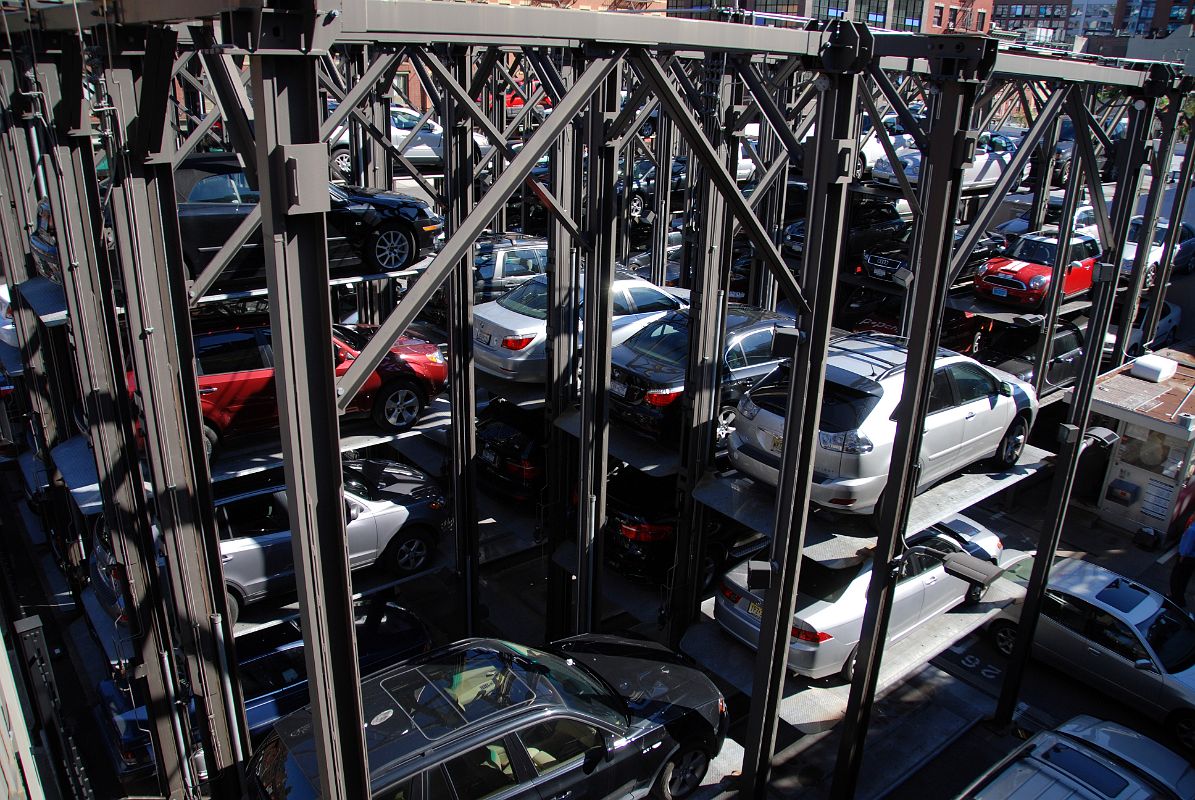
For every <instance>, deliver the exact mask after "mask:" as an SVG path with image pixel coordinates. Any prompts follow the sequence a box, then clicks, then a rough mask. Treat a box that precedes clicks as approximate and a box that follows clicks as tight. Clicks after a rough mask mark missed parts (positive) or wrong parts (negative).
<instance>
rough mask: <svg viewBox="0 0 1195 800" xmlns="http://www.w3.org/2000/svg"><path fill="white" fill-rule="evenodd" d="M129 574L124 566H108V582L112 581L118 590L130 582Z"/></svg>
mask: <svg viewBox="0 0 1195 800" xmlns="http://www.w3.org/2000/svg"><path fill="white" fill-rule="evenodd" d="M128 577H129V573H128V572H127V571H126V570H125V568H124V564H109V565H108V580H110V581H112V583H113V584H114V585H116V586H117V588H119V587H121V586H123V585H124V584H125V582H126V581H127V580H128Z"/></svg>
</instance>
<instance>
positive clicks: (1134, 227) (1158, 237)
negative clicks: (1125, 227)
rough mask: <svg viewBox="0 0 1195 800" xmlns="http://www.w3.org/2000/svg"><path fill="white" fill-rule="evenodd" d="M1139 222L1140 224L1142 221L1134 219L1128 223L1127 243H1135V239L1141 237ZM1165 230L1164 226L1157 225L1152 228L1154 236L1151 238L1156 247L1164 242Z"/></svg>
mask: <svg viewBox="0 0 1195 800" xmlns="http://www.w3.org/2000/svg"><path fill="white" fill-rule="evenodd" d="M1141 222H1142V220H1139V219H1135V220H1133V221H1132V222H1130V223H1129V241H1130V242H1135V241H1137V237H1139V236H1140V235H1141ZM1166 228H1167V226H1166V225H1158V226H1157V227H1155V228H1154V236H1153V243H1154V244H1156V245H1157V244H1162V243H1164V242H1165V241H1166Z"/></svg>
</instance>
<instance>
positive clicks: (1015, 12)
mask: <svg viewBox="0 0 1195 800" xmlns="http://www.w3.org/2000/svg"><path fill="white" fill-rule="evenodd" d="M1010 8H1011V9H1012V16H1014V17H1023V16H1025V7H1024V6H1010Z"/></svg>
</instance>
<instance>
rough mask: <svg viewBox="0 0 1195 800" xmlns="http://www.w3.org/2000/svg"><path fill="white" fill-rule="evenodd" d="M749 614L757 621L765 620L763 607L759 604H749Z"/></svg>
mask: <svg viewBox="0 0 1195 800" xmlns="http://www.w3.org/2000/svg"><path fill="white" fill-rule="evenodd" d="M747 613H748V614H750V615H751V616H753V617H755V618H756V619H763V606H761V605H760V604H759V603H748V604H747Z"/></svg>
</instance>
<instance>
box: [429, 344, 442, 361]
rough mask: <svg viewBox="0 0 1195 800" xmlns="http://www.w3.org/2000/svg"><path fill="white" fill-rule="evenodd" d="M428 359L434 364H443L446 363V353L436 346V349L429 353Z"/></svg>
mask: <svg viewBox="0 0 1195 800" xmlns="http://www.w3.org/2000/svg"><path fill="white" fill-rule="evenodd" d="M427 360H428V361H430V362H432V363H433V364H443V363H444V354H443V353H441V352H440V349H439V348H436V349H435V350H433V351H432V352H430V353H428V354H427Z"/></svg>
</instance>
